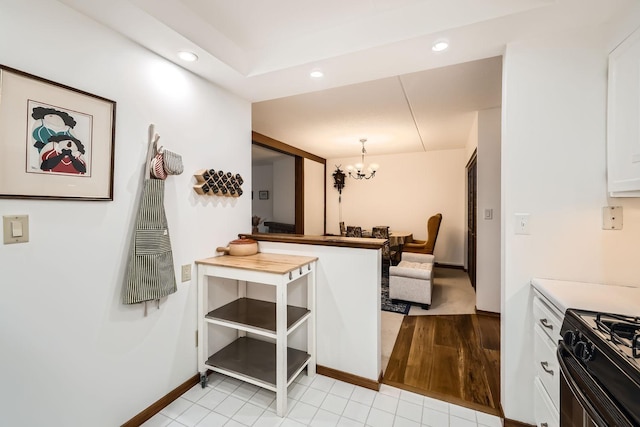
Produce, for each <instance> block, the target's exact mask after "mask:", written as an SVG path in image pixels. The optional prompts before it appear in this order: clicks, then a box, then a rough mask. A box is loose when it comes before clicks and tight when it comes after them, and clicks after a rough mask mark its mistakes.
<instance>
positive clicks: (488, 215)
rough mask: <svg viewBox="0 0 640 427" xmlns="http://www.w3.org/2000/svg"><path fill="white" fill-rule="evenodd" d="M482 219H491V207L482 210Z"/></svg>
mask: <svg viewBox="0 0 640 427" xmlns="http://www.w3.org/2000/svg"><path fill="white" fill-rule="evenodd" d="M484 219H493V209H485V210H484Z"/></svg>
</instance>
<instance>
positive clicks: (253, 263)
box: [196, 253, 318, 274]
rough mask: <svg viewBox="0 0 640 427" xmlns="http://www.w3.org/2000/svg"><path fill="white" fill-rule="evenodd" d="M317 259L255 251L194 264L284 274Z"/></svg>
mask: <svg viewBox="0 0 640 427" xmlns="http://www.w3.org/2000/svg"><path fill="white" fill-rule="evenodd" d="M317 259H318V258H317V257H309V256H300V255H284V254H268V253H257V254H254V255H247V256H233V255H223V256H217V257H211V258H205V259H200V260H196V264H204V265H213V266H219V267H231V268H239V269H243V270H253V271H263V272H266V273H276V274H285V273H288V272H290V271H293V270H296V269H298V268H301V267H303V266H305V265H307V264H309V263H311V262H313V261H316V260H317Z"/></svg>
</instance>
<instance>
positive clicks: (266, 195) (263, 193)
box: [258, 190, 269, 200]
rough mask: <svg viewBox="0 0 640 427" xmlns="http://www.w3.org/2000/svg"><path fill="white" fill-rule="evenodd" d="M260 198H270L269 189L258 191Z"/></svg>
mask: <svg viewBox="0 0 640 427" xmlns="http://www.w3.org/2000/svg"><path fill="white" fill-rule="evenodd" d="M258 198H259V199H260V200H269V192H268V191H267V190H260V191H258Z"/></svg>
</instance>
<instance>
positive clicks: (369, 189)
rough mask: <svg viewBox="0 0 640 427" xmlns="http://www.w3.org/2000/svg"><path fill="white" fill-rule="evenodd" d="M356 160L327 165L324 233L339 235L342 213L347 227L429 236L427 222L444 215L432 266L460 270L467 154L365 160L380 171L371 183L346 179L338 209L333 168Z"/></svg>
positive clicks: (434, 153)
mask: <svg viewBox="0 0 640 427" xmlns="http://www.w3.org/2000/svg"><path fill="white" fill-rule="evenodd" d="M359 160H360V159H359V158H343V159H327V165H331V166H328V167H327V233H332V234H339V232H340V231H339V222H340V209H342V220H343V221H344V222H345V224H346V225H355V226H361V227H363V228H365V229H371V227H372V226H377V225H388V226H389V227H391V230H394V229H395V230H401V231H410V232H412V233H413V236H414V238H416V239H421V240H424V239H425V238H426V236H427V219H428V218H429V217H430V216H432V215H434V214H436V213H438V212H441V213H442V224H441V227H440V232H439V234H438V240H437V243H436V248H435V256H436V260H437V261H438V262H440V263H443V264H454V265H463V262H464V261H463V259H464V236H465V232H466V224H465V216H464V215H465V197H466V195H465V182H466V172H465V164H466V158H465V150H464V149H459V150H442V151H430V152H427V153H407V154H394V155H387V156H367V158H366V159H365V161H366V162H367V164H368V163H378V164H379V165H380V169H379V171H378V172H377V174H376V176H375V177H374V178H373V179H370V180H355V179H351V178H346V185H345V187H344V189H343V190H342V206H340V205H339V203H338V190H336V189H335V188H333V176H332V174H333V172H334V171H335V165H342V169H343V170H345V168H346V165H348V164H354V163H357V162H358V161H359Z"/></svg>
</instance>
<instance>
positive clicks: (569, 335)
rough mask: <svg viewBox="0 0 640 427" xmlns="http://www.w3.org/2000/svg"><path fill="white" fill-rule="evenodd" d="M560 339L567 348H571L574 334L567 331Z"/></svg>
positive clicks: (574, 337)
mask: <svg viewBox="0 0 640 427" xmlns="http://www.w3.org/2000/svg"><path fill="white" fill-rule="evenodd" d="M562 339H563V340H564V342H565V344H567V345H568V346H569V347H573V344H574V343H575V341H576V334H575V332H573V331H567V332H565V333H564V335H563V336H562Z"/></svg>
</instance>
